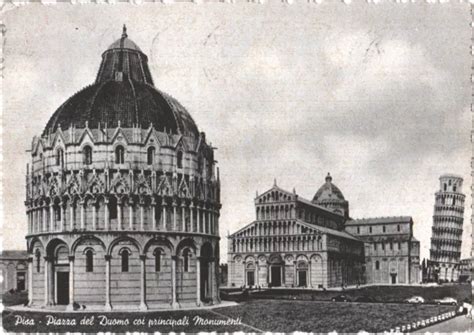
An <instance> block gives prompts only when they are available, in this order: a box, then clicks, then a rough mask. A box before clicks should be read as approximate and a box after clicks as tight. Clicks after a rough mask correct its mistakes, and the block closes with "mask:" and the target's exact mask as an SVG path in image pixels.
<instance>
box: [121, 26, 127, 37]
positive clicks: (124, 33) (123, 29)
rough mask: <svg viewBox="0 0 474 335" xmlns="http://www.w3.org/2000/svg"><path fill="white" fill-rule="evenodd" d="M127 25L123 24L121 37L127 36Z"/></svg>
mask: <svg viewBox="0 0 474 335" xmlns="http://www.w3.org/2000/svg"><path fill="white" fill-rule="evenodd" d="M127 37H128V35H127V26H126V25H125V24H124V25H123V28H122V38H127Z"/></svg>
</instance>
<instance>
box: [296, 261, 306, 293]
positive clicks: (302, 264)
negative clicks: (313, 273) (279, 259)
mask: <svg viewBox="0 0 474 335" xmlns="http://www.w3.org/2000/svg"><path fill="white" fill-rule="evenodd" d="M297 275H298V279H297V286H298V287H306V286H307V285H308V280H307V278H308V263H306V261H299V262H298V264H297Z"/></svg>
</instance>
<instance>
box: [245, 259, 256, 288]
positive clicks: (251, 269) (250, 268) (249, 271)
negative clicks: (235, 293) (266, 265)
mask: <svg viewBox="0 0 474 335" xmlns="http://www.w3.org/2000/svg"><path fill="white" fill-rule="evenodd" d="M245 267H246V269H245V282H246V284H247V285H246V286H249V287H252V286H255V263H253V262H250V263H247V264H246V266H245Z"/></svg>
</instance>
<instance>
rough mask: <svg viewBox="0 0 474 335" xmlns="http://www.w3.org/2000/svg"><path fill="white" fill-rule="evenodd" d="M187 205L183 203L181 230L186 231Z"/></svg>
mask: <svg viewBox="0 0 474 335" xmlns="http://www.w3.org/2000/svg"><path fill="white" fill-rule="evenodd" d="M185 211H186V205H185V204H184V203H181V230H182V231H186V212H185Z"/></svg>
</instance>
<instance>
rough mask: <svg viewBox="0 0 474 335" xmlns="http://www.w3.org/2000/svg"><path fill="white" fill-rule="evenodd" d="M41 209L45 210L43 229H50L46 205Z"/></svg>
mask: <svg viewBox="0 0 474 335" xmlns="http://www.w3.org/2000/svg"><path fill="white" fill-rule="evenodd" d="M41 211H42V212H43V231H48V219H47V217H46V215H47V213H46V206H43V207H41Z"/></svg>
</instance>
